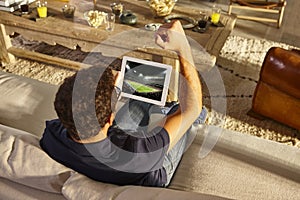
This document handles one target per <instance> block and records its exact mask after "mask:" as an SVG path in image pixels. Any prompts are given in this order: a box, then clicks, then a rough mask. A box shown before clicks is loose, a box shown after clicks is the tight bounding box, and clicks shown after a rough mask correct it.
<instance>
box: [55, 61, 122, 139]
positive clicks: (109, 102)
mask: <svg viewBox="0 0 300 200" xmlns="http://www.w3.org/2000/svg"><path fill="white" fill-rule="evenodd" d="M121 62H122V61H121V59H116V60H115V61H114V62H112V63H111V64H110V65H109V66H108V67H107V68H103V67H101V66H92V67H90V68H87V69H82V70H80V71H78V72H76V73H75V74H74V75H73V76H71V77H68V78H66V79H65V80H64V82H63V83H62V85H61V86H60V87H59V89H58V91H57V93H56V98H55V102H54V107H55V111H56V113H57V115H58V118H59V119H60V121H61V122H62V124H63V126H64V127H65V128H66V129H67V133H68V134H69V136H71V137H72V138H75V139H76V140H82V139H87V138H90V137H93V136H95V135H97V134H98V133H99V131H100V130H101V128H102V127H104V125H105V124H106V122H108V120H109V117H110V115H111V113H112V112H113V110H114V109H115V103H116V101H117V100H116V99H115V98H114V97H115V95H113V94H114V83H115V76H114V75H113V73H112V70H117V71H119V70H120V67H121Z"/></svg>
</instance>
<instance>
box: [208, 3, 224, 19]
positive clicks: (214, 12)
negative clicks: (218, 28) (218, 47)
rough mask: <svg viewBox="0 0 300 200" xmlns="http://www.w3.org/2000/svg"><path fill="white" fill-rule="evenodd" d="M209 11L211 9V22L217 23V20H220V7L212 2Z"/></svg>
mask: <svg viewBox="0 0 300 200" xmlns="http://www.w3.org/2000/svg"><path fill="white" fill-rule="evenodd" d="M211 11H212V12H211V16H210V18H211V20H210V21H211V23H213V24H218V22H219V21H220V17H221V9H220V8H219V7H217V6H216V5H215V4H214V5H213V7H212V9H211Z"/></svg>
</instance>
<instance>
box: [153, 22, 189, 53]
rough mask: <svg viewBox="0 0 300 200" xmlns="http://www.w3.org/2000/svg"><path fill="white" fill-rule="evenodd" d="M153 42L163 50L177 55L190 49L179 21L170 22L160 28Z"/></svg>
mask: <svg viewBox="0 0 300 200" xmlns="http://www.w3.org/2000/svg"><path fill="white" fill-rule="evenodd" d="M155 42H156V44H157V45H159V46H160V47H161V48H163V49H168V50H173V51H176V52H177V53H179V54H182V53H183V52H184V51H186V50H188V49H190V46H189V43H188V41H187V39H186V36H185V33H184V30H183V28H182V25H181V23H180V21H178V20H176V21H172V22H171V23H166V24H163V25H162V26H160V28H159V29H158V30H157V32H156V34H155Z"/></svg>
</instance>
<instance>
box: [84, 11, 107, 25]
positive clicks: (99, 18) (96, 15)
mask: <svg viewBox="0 0 300 200" xmlns="http://www.w3.org/2000/svg"><path fill="white" fill-rule="evenodd" d="M106 15H107V13H106V12H102V11H98V10H90V11H86V12H84V13H83V16H84V18H85V19H86V21H87V22H88V24H89V25H90V26H92V27H94V28H98V27H99V26H101V25H102V24H104V23H105V17H106Z"/></svg>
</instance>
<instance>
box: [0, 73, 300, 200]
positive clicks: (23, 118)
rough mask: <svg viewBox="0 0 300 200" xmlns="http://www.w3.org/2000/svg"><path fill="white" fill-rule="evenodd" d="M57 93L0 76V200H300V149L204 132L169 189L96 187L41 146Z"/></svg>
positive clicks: (196, 130)
mask: <svg viewBox="0 0 300 200" xmlns="http://www.w3.org/2000/svg"><path fill="white" fill-rule="evenodd" d="M56 90H57V86H53V85H49V84H46V83H42V82H39V81H36V80H32V79H28V78H24V77H19V76H15V75H12V74H9V73H5V72H1V71H0V94H1V98H0V155H1V161H0V169H1V170H0V199H22V200H24V199H30V200H31V199H55V200H57V199H75V200H76V199H80V200H81V199H89V200H90V199H118V200H119V199H120V200H121V199H122V200H124V199H125V200H126V199H226V198H230V199H297V198H298V197H299V188H300V184H299V183H300V167H299V163H300V151H299V149H298V148H295V147H289V146H287V145H283V144H278V143H275V142H270V141H267V140H264V139H260V138H256V137H253V136H247V135H244V134H241V133H236V132H230V131H226V130H223V129H221V128H218V127H212V126H203V125H202V126H199V127H193V132H194V133H195V134H197V136H196V138H195V140H194V142H193V144H192V145H191V146H190V148H189V149H188V151H187V152H186V153H185V154H184V157H183V159H182V162H181V163H180V166H179V168H178V170H177V172H176V174H175V177H174V179H173V180H172V182H171V185H170V187H169V188H168V189H166V188H151V187H138V186H116V185H112V184H105V183H101V182H96V181H93V180H91V179H89V178H87V177H85V176H83V175H81V174H79V173H76V172H74V171H73V170H71V169H69V168H67V167H65V166H63V165H61V164H59V163H57V162H55V161H54V160H52V159H51V158H50V157H49V156H48V155H47V154H46V153H44V152H43V151H42V150H41V148H40V146H39V138H40V136H41V134H42V132H43V129H44V126H45V120H48V119H53V118H56V114H55V112H54V109H53V99H54V95H55V92H56ZM218 134H220V135H218ZM212 136H213V137H215V136H219V138H218V142H217V144H216V145H215V146H214V148H213V150H212V151H211V152H210V151H208V152H209V154H208V155H207V156H199V155H200V154H199V152H202V153H203V152H205V150H207V149H205V148H204V147H205V145H203V144H209V145H206V146H210V145H211V144H210V141H212V140H210V138H211V137H212ZM203 141H204V142H203ZM245 141H247V142H245ZM201 155H202V154H201Z"/></svg>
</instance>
